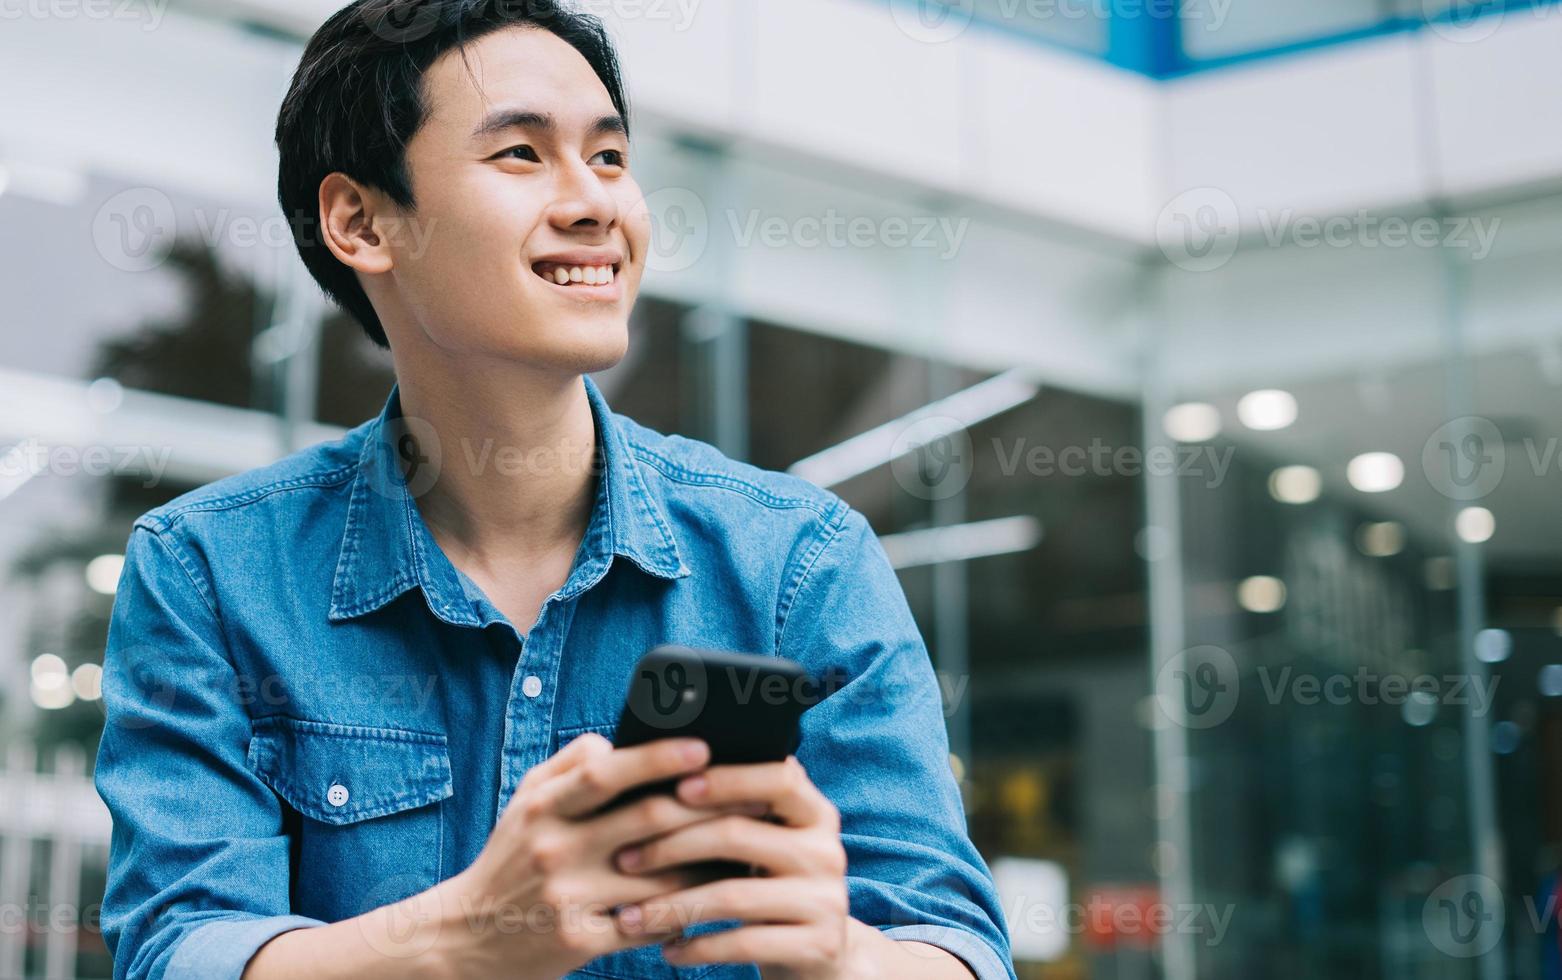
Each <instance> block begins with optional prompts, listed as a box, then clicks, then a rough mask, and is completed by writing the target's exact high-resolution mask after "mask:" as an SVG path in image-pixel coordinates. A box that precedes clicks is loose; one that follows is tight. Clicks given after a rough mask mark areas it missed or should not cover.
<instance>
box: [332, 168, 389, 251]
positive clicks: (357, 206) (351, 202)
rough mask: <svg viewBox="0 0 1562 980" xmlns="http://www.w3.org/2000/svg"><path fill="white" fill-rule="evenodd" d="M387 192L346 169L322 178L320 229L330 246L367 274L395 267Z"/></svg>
mask: <svg viewBox="0 0 1562 980" xmlns="http://www.w3.org/2000/svg"><path fill="white" fill-rule="evenodd" d="M383 201H384V199H383V196H382V195H380V194H377V193H375V192H374V191H372V190H369V189H368V188H365V187H363V186H362V185H360V184H359V183H358V182H357V181H355V180H353V179H352V178H351V177H349V176H347V175H346V174H343V173H333V174H330V175H328V176H327V177H326V178H325V180H322V181H321V182H320V230H321V235H322V238H323V239H324V241H325V246H326V248H329V249H330V250H331V254H332V255H334V256H336V257H337V259H339V260H340V261H341V262H342V263H343V264H344V265H346V266H347V267H348V268H350V269H355V270H357V271H358V272H362V273H364V274H365V275H381V274H383V273H386V272H389V271H390V270H391V269H392V268H394V267H395V264H396V262H395V259H394V257H393V256H392V254H391V247H390V245H391V243H390V236H389V235H388V234H386V232H385V228H386V227H388V226H389V225H390V224H392V223H393V222H392V220H391V217H390V216H389V215H387V214H384V213H383V208H384V204H383Z"/></svg>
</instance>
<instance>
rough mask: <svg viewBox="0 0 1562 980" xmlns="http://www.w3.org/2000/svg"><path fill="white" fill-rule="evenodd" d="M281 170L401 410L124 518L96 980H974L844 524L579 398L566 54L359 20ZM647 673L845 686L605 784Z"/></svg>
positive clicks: (488, 20) (590, 24)
mask: <svg viewBox="0 0 1562 980" xmlns="http://www.w3.org/2000/svg"><path fill="white" fill-rule="evenodd" d="M277 141H278V145H279V147H280V150H281V179H280V197H281V204H282V207H283V210H284V212H285V213H286V214H288V215H290V216H292V218H293V220H294V225H295V232H296V235H297V240H298V246H299V249H300V252H301V254H302V256H303V259H304V261H305V263H306V264H307V265H308V267H309V269H310V270H311V272H312V273H313V274H314V276H315V277H316V279H317V280H318V281H319V282H320V284H321V285H322V287H323V288H324V289H325V290H326V291H327V292H328V293H329V294H330V295H332V296H333V297H334V298H335V299H336V300H337V301H338V302H340V303H341V304H342V305H343V306H344V307H345V308H346V309H348V310H349V311H351V312H352V313H353V314H354V315H355V316H356V317H357V318H358V319H359V320H360V321H362V323H363V325H364V326H365V328H366V329H367V330H368V331H369V333H370V335H371V336H373V337H374V338H375V339H376V340H379V341H381V342H382V343H388V345H389V347H390V351H391V354H392V356H393V359H394V362H395V369H396V376H397V382H398V384H397V387H396V389H395V390H394V391H393V393H392V395H391V397H390V399H389V401H388V402H387V404H386V408H385V411H384V412H383V413H382V415H381V416H380V418H378V419H377V420H375V421H372V422H370V423H367V424H366V425H364V426H362V427H360V428H358V429H356V430H354V431H353V432H352V433H350V434H349V435H348V436H347V437H346V438H345V439H344V440H343V441H341V442H338V443H334V444H330V445H325V446H320V447H317V448H315V449H311V450H308V451H306V452H303V453H301V454H298V455H295V456H293V457H290V458H288V459H285V460H283V461H282V462H280V463H278V464H276V465H274V466H271V467H268V468H266V469H264V470H260V471H257V472H254V473H250V474H246V475H243V476H240V477H237V478H234V479H230V480H225V481H223V482H221V483H218V484H215V485H213V486H211V487H207V488H205V489H203V490H200V491H197V492H195V493H193V494H190V495H187V496H185V497H183V498H181V499H179V500H177V501H174V502H173V503H171V504H169V505H167V506H165V507H162V508H159V509H158V510H156V511H153V512H152V513H150V514H147V515H146V516H145V517H143V518H141V519H140V520H139V521H137V522H136V527H135V530H134V531H133V533H132V536H131V539H130V542H129V546H128V550H127V555H126V565H125V573H124V577H123V579H122V582H121V587H120V592H119V597H118V600H117V603H116V606H115V610H114V618H113V624H112V629H111V635H110V640H109V649H108V651H107V655H106V657H105V678H104V700H105V705H106V711H107V725H106V728H105V732H104V736H103V742H102V747H101V750H100V752H99V756H98V766H97V775H96V780H97V786H98V790H99V792H100V793H101V795H102V796H103V798H104V800H105V801H106V802H107V803H108V806H109V808H110V810H111V811H112V814H113V817H114V831H113V847H112V857H111V861H110V869H109V881H108V889H107V895H106V898H105V900H104V905H103V929H104V934H105V937H106V938H107V940H108V943H109V946H110V948H111V950H112V951H113V953H114V959H115V976H116V978H142V977H147V978H154V977H166V978H168V980H235V978H239V977H241V976H242V977H245V978H249V980H274V978H284V977H310V978H334V977H374V978H376V980H391V978H395V977H402V976H406V977H413V976H417V977H436V978H439V977H451V978H457V977H463V978H464V977H471V978H487V977H504V978H514V977H557V976H560V975H563V974H569V973H572V972H574V971H579V972H580V973H581V974H582V975H592V976H606V977H620V978H641V977H674V976H678V977H697V976H710V977H712V978H715V977H726V976H733V977H736V976H753V975H755V974H756V973H757V972H760V971H763V974H764V975H765V976H767V977H796V978H819V980H824V978H834V977H867V976H880V975H893V976H896V977H899V978H903V980H913V978H918V977H928V978H933V977H941V978H958V977H966V976H971V975H975V976H978V977H981V978H982V980H998V978H1003V977H1012V976H1013V969H1012V966H1011V965H1010V963H1009V958H1008V937H1007V935H1006V933H1005V930H1004V926H1003V924H1002V919H1001V913H1000V910H999V908H998V902H997V899H996V897H995V895H994V893H993V887H992V881H991V878H990V876H989V874H988V871H987V868H986V867H985V865H984V864H983V862H982V859H981V857H980V856H979V855H978V854H977V852H976V851H975V849H974V848H973V847H972V845H971V843H970V840H969V839H968V837H967V833H966V826H965V819H964V814H963V811H962V808H961V802H960V797H959V793H958V791H957V788H956V784H955V781H954V779H953V777H952V775H951V773H950V770H949V764H948V758H947V751H948V749H947V743H946V738H945V734H944V723H943V714H942V711H941V705H940V698H939V693H938V689H937V685H936V682H935V678H934V675H933V672H932V669H931V666H930V664H929V661H928V656H927V652H926V650H925V648H924V646H923V644H922V642H921V640H920V638H919V636H918V634H917V631H916V627H915V624H914V623H913V621H912V618H911V616H910V614H909V611H908V610H907V607H906V603H905V599H904V597H903V595H902V593H901V591H900V589H899V586H898V583H897V581H896V579H895V576H894V573H893V572H892V571H891V570H890V568H889V565H888V563H887V561H886V559H885V556H884V553H883V551H882V549H881V548H880V547H879V545H878V543H877V540H876V538H875V537H874V535H873V533H872V531H871V530H870V529H869V528H868V526H867V524H866V522H865V521H864V520H863V518H862V517H861V515H859V514H858V513H856V512H854V511H852V510H851V509H849V508H848V507H847V506H846V505H845V504H844V503H842V501H841V500H840V499H838V498H837V497H835V496H833V495H831V494H828V493H825V492H823V491H821V490H819V489H817V488H815V487H812V486H809V485H807V484H805V483H803V482H801V481H798V480H794V479H791V478H788V477H785V476H782V475H779V474H774V473H767V472H762V471H759V470H756V469H754V468H752V467H748V466H744V465H741V464H739V463H736V462H733V461H730V460H728V459H726V458H724V457H722V456H721V455H720V454H718V453H717V452H715V451H714V450H713V449H711V448H710V447H708V446H705V445H703V444H700V443H696V442H692V441H689V440H685V439H680V438H676V437H668V436H662V435H659V434H657V433H654V432H651V431H649V430H647V429H645V428H642V427H640V426H638V425H636V424H635V423H633V422H631V421H629V420H627V419H625V418H622V417H620V416H617V415H614V414H612V413H611V412H610V411H609V410H608V407H607V406H606V405H605V404H604V402H603V400H602V397H601V393H600V392H599V391H598V390H597V389H596V387H595V386H594V385H593V384H592V383H591V382H590V380H589V379H588V378H586V377H585V375H587V374H589V373H590V372H594V371H599V370H602V369H604V368H608V367H610V366H612V365H613V364H615V363H617V362H618V361H619V359H620V358H621V357H623V355H624V353H625V347H626V343H627V332H628V331H627V328H628V319H629V313H630V309H631V307H632V305H633V303H634V300H635V296H636V293H637V290H638V287H639V284H640V277H641V274H642V272H643V270H644V267H645V260H646V253H647V249H648V248H649V246H650V241H649V237H650V228H649V223H648V221H647V219H646V216H645V214H644V209H643V207H642V206H641V203H642V199H641V192H640V190H639V189H638V188H637V186H636V184H635V181H634V179H633V177H632V176H631V170H630V164H629V141H628V112H627V107H626V102H625V98H624V94H623V91H622V86H621V83H620V80H619V75H618V71H617V68H616V64H615V60H614V55H613V52H612V49H611V46H610V44H609V42H608V41H607V39H606V37H605V35H604V33H603V31H602V29H601V27H600V25H599V24H598V23H597V22H596V21H594V20H592V19H590V18H587V17H584V16H578V15H573V14H569V13H566V12H564V11H562V10H558V9H555V8H554V7H553V5H552V4H551V3H541V4H539V3H537V2H535V0H532V2H527V3H521V2H500V0H459V2H446V3H432V4H431V3H429V2H428V0H360V2H358V3H354V4H353V5H351V6H350V7H348V8H347V9H345V10H343V11H341V12H340V13H338V14H337V15H336V16H334V17H333V18H331V20H330V21H329V22H328V23H327V24H326V25H325V26H324V27H322V28H321V29H320V31H319V33H318V34H317V35H316V36H315V37H314V39H313V40H312V41H311V42H310V44H309V46H308V49H307V50H306V52H305V53H304V57H303V62H302V64H301V65H300V66H299V68H298V72H297V75H296V76H295V78H294V81H293V86H292V89H291V91H290V92H289V93H288V95H287V98H286V100H285V102H284V104H283V107H282V111H281V117H280V120H279V123H278V127H277ZM485 460H487V461H488V462H487V463H485V462H484V461H485ZM505 460H507V461H509V465H503V464H502V462H501V461H505ZM516 461H525V463H524V465H516ZM662 643H677V644H682V645H686V646H693V647H704V648H714V649H724V650H739V651H748V652H759V653H769V654H774V655H778V656H781V657H787V658H791V659H794V660H797V661H799V662H801V663H802V664H803V665H805V666H806V667H808V668H809V669H810V670H811V671H812V672H814V673H815V674H816V675H818V674H820V673H822V672H823V671H825V670H826V669H830V668H835V669H837V670H839V671H840V673H839V674H838V675H837V676H838V677H839V678H840V679H841V680H842V681H843V684H842V686H840V687H839V688H838V690H836V691H835V692H834V693H833V694H830V695H829V696H828V697H826V698H824V700H822V701H820V702H819V703H818V704H817V705H815V706H814V707H812V708H810V709H809V710H808V711H807V712H806V713H805V715H804V721H803V738H802V742H801V747H800V748H799V750H798V755H797V756H796V757H795V758H792V759H789V760H788V761H787V762H785V763H783V764H773V765H751V766H710V765H707V761H708V748H707V747H706V746H705V745H704V744H703V743H700V742H698V741H691V740H676V739H664V740H662V741H660V742H657V743H653V744H651V745H646V746H642V747H638V748H631V749H614V748H612V746H611V743H610V741H609V738H608V737H607V736H608V735H610V733H611V731H612V729H613V722H614V720H615V719H616V718H617V717H618V713H619V709H620V706H621V703H622V698H623V696H624V692H625V690H626V687H627V683H628V679H629V675H630V672H631V670H632V668H633V665H634V663H635V662H636V660H637V659H638V657H639V655H640V654H641V653H642V652H644V651H645V650H646V649H648V648H650V647H652V646H656V645H658V644H662ZM671 777H678V778H679V779H680V782H679V784H678V790H677V793H676V795H675V796H669V795H665V794H663V795H660V796H653V797H650V798H647V799H645V800H643V801H641V802H638V803H635V804H632V805H631V806H629V807H628V808H626V809H620V810H616V811H615V810H609V811H607V812H606V813H605V814H601V815H598V814H596V813H595V811H596V810H597V809H598V808H599V807H600V806H601V804H603V803H604V802H606V801H608V800H610V799H612V798H613V797H614V796H616V795H617V794H618V793H620V792H622V791H623V790H625V789H628V788H630V787H632V786H635V785H639V784H642V783H649V782H653V781H658V780H664V779H668V778H671ZM712 859H725V860H735V861H739V862H746V863H751V864H754V865H758V866H759V867H760V868H761V869H762V873H761V874H760V875H757V876H754V877H746V878H730V879H725V880H721V881H715V882H711V881H705V880H701V879H700V878H698V877H697V876H696V875H695V874H694V873H693V872H692V871H691V870H690V867H691V866H692V865H694V864H695V863H697V862H703V861H708V860H712ZM680 935H683V936H686V937H692V938H689V940H688V941H687V942H686V943H682V944H680V943H675V942H673V940H675V939H677V938H678V937H679V936H680Z"/></svg>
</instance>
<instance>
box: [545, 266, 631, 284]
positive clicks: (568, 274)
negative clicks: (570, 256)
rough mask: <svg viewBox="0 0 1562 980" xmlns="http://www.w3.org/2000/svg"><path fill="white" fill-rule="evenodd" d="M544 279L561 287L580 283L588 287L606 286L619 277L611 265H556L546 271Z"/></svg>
mask: <svg viewBox="0 0 1562 980" xmlns="http://www.w3.org/2000/svg"><path fill="white" fill-rule="evenodd" d="M541 275H542V277H543V278H544V279H547V280H549V281H551V282H555V283H557V284H558V285H560V286H568V285H570V284H572V283H580V284H582V285H586V286H606V285H607V284H609V283H611V282H613V281H614V280H615V279H616V278H617V276H616V275H615V274H614V272H613V267H612V266H610V265H576V266H562V265H556V266H553V267H552V268H550V269H545V270H544V271H543V272H542V273H541Z"/></svg>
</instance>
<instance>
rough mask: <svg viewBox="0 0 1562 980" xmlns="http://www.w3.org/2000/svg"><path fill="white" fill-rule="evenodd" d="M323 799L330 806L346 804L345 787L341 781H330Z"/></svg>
mask: <svg viewBox="0 0 1562 980" xmlns="http://www.w3.org/2000/svg"><path fill="white" fill-rule="evenodd" d="M325 801H326V802H327V803H329V804H331V805H332V806H346V805H347V787H346V786H343V785H342V784H341V783H332V784H331V788H330V789H328V790H326V791H325Z"/></svg>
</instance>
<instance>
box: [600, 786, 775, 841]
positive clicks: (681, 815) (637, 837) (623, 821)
mask: <svg viewBox="0 0 1562 980" xmlns="http://www.w3.org/2000/svg"><path fill="white" fill-rule="evenodd" d="M768 809H769V807H768V806H767V805H766V804H764V803H734V804H731V805H730V806H723V807H691V806H689V805H688V804H686V803H683V802H680V801H679V800H678V799H676V798H674V797H673V796H672V795H671V794H668V793H657V794H656V795H654V796H648V797H646V798H645V799H643V800H638V801H636V802H634V803H631V804H629V805H628V806H625V807H620V808H617V809H613V810H609V811H608V812H607V813H605V814H603V815H602V816H600V817H596V818H593V819H592V820H590V821H589V822H588V823H587V824H585V826H586V827H587V828H589V830H588V834H589V837H590V840H591V843H592V846H594V847H595V848H597V849H598V850H600V851H604V852H611V851H616V850H617V849H618V848H620V847H623V846H624V845H626V844H637V843H639V842H641V841H646V840H650V839H651V838H653V837H660V836H662V835H663V834H668V833H671V832H672V831H674V830H679V829H682V828H684V827H687V826H690V825H691V824H696V823H701V822H703V821H706V820H711V819H713V818H715V817H718V816H722V815H725V814H729V813H730V814H743V815H747V816H753V817H760V816H764V815H765V813H766V812H767V811H768Z"/></svg>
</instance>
